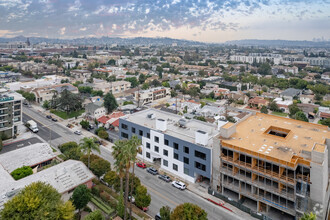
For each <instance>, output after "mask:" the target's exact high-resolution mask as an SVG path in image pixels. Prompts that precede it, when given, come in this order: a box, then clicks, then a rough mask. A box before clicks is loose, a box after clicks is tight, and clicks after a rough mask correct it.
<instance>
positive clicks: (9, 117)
mask: <svg viewBox="0 0 330 220" xmlns="http://www.w3.org/2000/svg"><path fill="white" fill-rule="evenodd" d="M23 100H24V98H23V96H22V95H20V94H18V93H16V92H9V91H8V90H6V89H0V136H1V138H3V139H4V138H12V137H13V136H14V135H15V134H17V133H20V132H19V130H20V128H21V125H22V101H23Z"/></svg>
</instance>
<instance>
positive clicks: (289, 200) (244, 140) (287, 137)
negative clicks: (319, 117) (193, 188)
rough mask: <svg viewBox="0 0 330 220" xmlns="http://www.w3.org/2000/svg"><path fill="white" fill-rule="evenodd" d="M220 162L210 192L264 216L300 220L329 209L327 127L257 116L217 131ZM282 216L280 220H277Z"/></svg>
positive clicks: (215, 165)
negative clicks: (226, 197) (244, 203)
mask: <svg viewBox="0 0 330 220" xmlns="http://www.w3.org/2000/svg"><path fill="white" fill-rule="evenodd" d="M220 135H221V141H220V163H219V164H218V161H217V160H215V157H216V156H214V157H213V159H214V160H215V161H214V163H213V183H212V187H213V189H217V190H218V191H219V192H221V193H222V194H224V195H227V196H230V197H231V198H236V199H237V200H239V201H243V200H245V199H248V200H249V201H250V206H251V204H253V205H252V206H255V207H254V209H256V210H257V211H258V212H261V213H264V214H265V215H272V214H273V215H279V213H285V214H283V215H286V216H287V217H290V216H291V217H293V218H299V217H300V216H302V215H303V213H307V212H310V211H313V212H314V213H316V215H317V216H318V219H325V218H326V215H327V210H329V207H328V206H329V191H330V189H329V186H330V185H329V171H328V169H329V168H330V166H329V162H328V157H329V151H328V147H329V146H330V132H329V130H328V128H327V127H326V126H322V125H317V124H311V123H307V122H302V121H297V120H293V119H287V118H283V117H277V116H272V115H267V114H261V113H257V114H256V115H252V116H249V117H247V118H246V119H245V120H242V121H241V122H240V123H238V124H232V123H227V124H226V125H224V126H223V127H221V128H220ZM282 217H283V216H281V217H279V218H282Z"/></svg>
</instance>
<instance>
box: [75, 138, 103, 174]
mask: <svg viewBox="0 0 330 220" xmlns="http://www.w3.org/2000/svg"><path fill="white" fill-rule="evenodd" d="M79 147H80V149H81V150H82V151H83V152H84V153H86V154H87V156H88V168H89V167H90V154H91V152H92V151H93V150H95V151H97V152H99V153H101V151H100V146H99V144H98V143H95V138H88V137H84V138H83V139H81V140H80V144H79Z"/></svg>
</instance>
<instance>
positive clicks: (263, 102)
mask: <svg viewBox="0 0 330 220" xmlns="http://www.w3.org/2000/svg"><path fill="white" fill-rule="evenodd" d="M268 104H269V101H268V100H267V99H264V98H262V97H259V96H256V97H254V98H252V99H250V100H249V105H250V106H251V107H254V108H261V107H262V106H267V105H268Z"/></svg>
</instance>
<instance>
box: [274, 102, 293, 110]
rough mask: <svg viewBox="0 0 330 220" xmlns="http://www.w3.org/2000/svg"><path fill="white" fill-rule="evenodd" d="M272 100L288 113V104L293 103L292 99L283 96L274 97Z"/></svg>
mask: <svg viewBox="0 0 330 220" xmlns="http://www.w3.org/2000/svg"><path fill="white" fill-rule="evenodd" d="M273 101H274V102H275V103H276V104H277V106H278V107H279V108H280V109H281V110H282V111H283V112H285V113H289V106H290V105H292V104H293V100H287V99H284V98H276V99H274V100H273Z"/></svg>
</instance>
